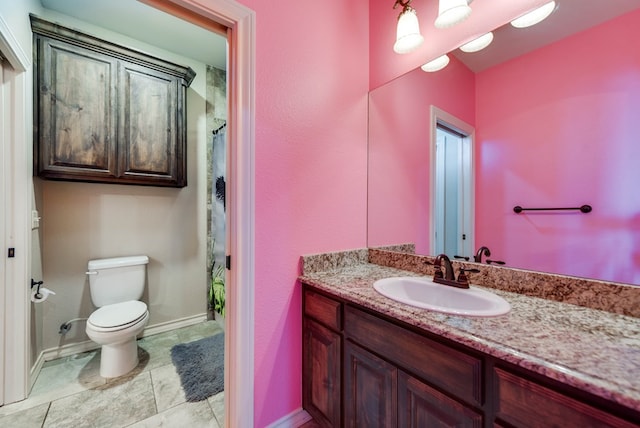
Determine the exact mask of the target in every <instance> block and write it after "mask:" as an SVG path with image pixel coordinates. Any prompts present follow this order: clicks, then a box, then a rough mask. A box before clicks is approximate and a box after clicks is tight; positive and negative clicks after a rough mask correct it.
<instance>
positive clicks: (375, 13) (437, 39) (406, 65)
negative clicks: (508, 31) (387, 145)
mask: <svg viewBox="0 0 640 428" xmlns="http://www.w3.org/2000/svg"><path fill="white" fill-rule="evenodd" d="M548 1H549V0H519V1H513V0H482V1H475V2H473V3H472V4H471V8H472V10H473V12H472V13H471V16H469V18H468V19H467V20H466V21H465V22H464V24H463V25H457V26H454V27H452V28H447V29H436V28H435V27H434V25H433V22H434V21H435V19H436V16H437V15H438V1H437V0H413V1H412V2H411V6H412V7H413V8H414V9H415V10H416V12H417V14H418V19H419V21H420V29H421V33H422V35H423V36H424V38H425V42H424V43H423V44H422V46H420V48H418V49H417V50H416V51H414V52H411V53H408V54H403V55H399V54H397V53H395V52H394V51H393V43H394V42H395V39H396V24H397V18H398V15H399V13H400V9H399V8H396V9H393V5H394V0H385V1H381V0H371V1H370V5H369V14H370V15H369V17H370V18H369V20H370V22H371V25H370V27H369V31H370V33H369V57H370V77H369V79H370V81H369V87H370V88H371V89H373V88H377V87H379V86H381V85H383V84H385V83H386V82H388V81H390V80H392V79H394V78H396V77H398V76H401V75H402V74H404V73H406V72H408V71H410V70H413V69H414V68H416V67H419V66H421V65H422V64H424V63H426V62H428V61H430V60H432V59H434V58H436V57H438V56H440V55H442V54H443V53H445V52H449V51H451V50H453V49H455V48H456V47H458V46H460V45H462V44H464V43H466V42H468V41H470V40H472V39H474V38H475V37H477V36H479V35H481V34H483V33H485V32H487V31H489V30H490V29H493V28H497V27H499V26H501V25H502V24H504V23H506V22H509V21H510V20H512V19H513V18H516V17H518V16H520V15H522V14H523V13H524V12H527V11H529V10H531V9H534V8H535V7H536V6H539V5H541V4H544V3H546V2H548Z"/></svg>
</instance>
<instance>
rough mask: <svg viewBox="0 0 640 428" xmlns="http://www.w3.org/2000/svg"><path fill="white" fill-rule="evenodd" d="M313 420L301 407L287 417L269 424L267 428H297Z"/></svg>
mask: <svg viewBox="0 0 640 428" xmlns="http://www.w3.org/2000/svg"><path fill="white" fill-rule="evenodd" d="M311 419H313V418H312V417H311V415H309V413H307V412H306V411H305V410H304V409H303V408H302V407H300V408H299V409H297V410H294V411H293V412H291V413H289V414H288V415H285V416H283V417H282V418H280V419H278V420H277V421H275V422H273V423H271V424H269V425H268V426H267V428H296V427H299V426H300V425H302V424H304V423H306V422H309V421H310V420H311Z"/></svg>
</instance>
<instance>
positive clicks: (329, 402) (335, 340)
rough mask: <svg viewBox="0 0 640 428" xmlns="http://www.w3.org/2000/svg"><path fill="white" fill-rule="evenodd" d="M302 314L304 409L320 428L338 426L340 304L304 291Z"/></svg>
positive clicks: (339, 404) (340, 343) (340, 377)
mask: <svg viewBox="0 0 640 428" xmlns="http://www.w3.org/2000/svg"><path fill="white" fill-rule="evenodd" d="M304 314H305V316H304V319H303V327H302V328H303V346H302V348H303V358H302V367H303V371H304V373H305V385H304V389H303V397H302V399H303V403H304V408H305V409H306V410H307V412H309V414H311V415H312V416H313V418H314V419H315V421H316V422H318V423H319V424H320V425H322V426H325V427H337V426H340V423H341V419H342V416H341V411H342V409H341V403H342V401H341V396H342V392H341V387H342V375H341V372H342V336H341V334H340V330H342V305H341V304H340V303H338V302H336V301H334V300H331V299H329V298H327V297H325V296H323V295H321V294H318V293H314V292H312V291H306V292H305V300H304Z"/></svg>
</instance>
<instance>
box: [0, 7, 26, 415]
mask: <svg viewBox="0 0 640 428" xmlns="http://www.w3.org/2000/svg"><path fill="white" fill-rule="evenodd" d="M0 50H1V51H2V52H3V55H4V56H5V57H6V58H7V60H8V62H9V64H11V67H12V69H9V68H7V69H6V70H5V72H4V82H5V83H3V89H2V91H1V92H2V94H0V95H1V97H2V99H0V102H3V103H4V106H5V107H8V111H7V113H8V114H5V117H4V118H3V119H2V120H3V122H4V123H3V130H2V132H1V133H0V138H2V142H1V146H2V147H3V150H4V155H3V159H2V160H3V162H4V164H3V165H0V168H1V172H0V174H3V178H2V180H0V182H1V183H3V184H4V186H3V187H0V193H1V195H0V198H3V200H4V202H5V206H4V215H5V217H4V219H5V220H4V224H0V228H2V229H3V233H0V238H2V242H1V244H2V248H0V257H2V259H3V261H2V266H3V267H4V269H3V271H4V277H3V278H0V279H1V282H0V293H1V294H2V295H3V297H4V307H2V308H1V309H2V310H3V312H4V320H3V321H0V328H2V329H3V331H4V350H3V351H4V352H3V358H2V360H3V361H4V364H3V365H2V367H1V369H2V370H3V373H2V376H1V377H2V378H3V379H2V386H3V388H4V391H3V392H4V394H3V401H4V403H0V404H5V403H6V404H8V403H12V402H15V401H19V400H22V399H24V398H26V396H27V394H28V392H29V391H28V385H29V335H30V326H29V317H30V309H31V302H30V301H29V295H30V293H29V283H30V269H31V227H30V222H29V221H28V219H29V218H30V215H31V201H32V196H33V186H32V168H33V167H32V162H33V161H32V159H33V157H32V156H33V155H32V153H33V148H32V141H33V125H32V111H31V105H32V101H31V93H32V79H31V76H32V74H31V59H30V56H29V55H27V54H26V53H25V52H24V50H23V49H22V47H21V46H20V44H19V43H18V40H17V39H16V37H15V36H14V34H13V33H12V32H11V30H10V29H9V26H8V25H7V23H6V22H5V20H4V19H3V17H2V16H0ZM3 110H5V109H3ZM5 111H6V110H5ZM8 248H14V249H15V257H12V258H9V257H8ZM1 301H2V299H0V302H1ZM0 320H2V318H0Z"/></svg>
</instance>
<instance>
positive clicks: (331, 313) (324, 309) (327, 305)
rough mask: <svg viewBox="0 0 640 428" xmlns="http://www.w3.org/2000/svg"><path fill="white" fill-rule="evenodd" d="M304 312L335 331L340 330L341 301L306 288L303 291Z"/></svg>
mask: <svg viewBox="0 0 640 428" xmlns="http://www.w3.org/2000/svg"><path fill="white" fill-rule="evenodd" d="M304 314H305V315H306V316H309V317H312V318H314V319H315V320H317V321H320V322H321V323H322V324H324V325H326V326H327V327H329V328H331V329H333V330H335V331H340V330H342V303H340V302H337V301H335V300H333V299H330V298H328V297H325V296H323V295H321V294H318V293H316V292H314V291H311V290H308V289H305V291H304Z"/></svg>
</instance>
